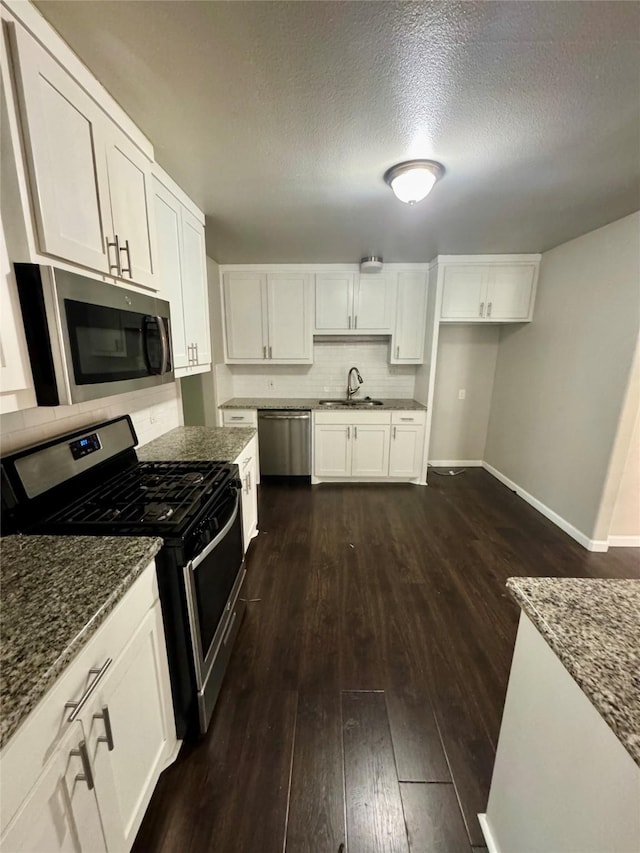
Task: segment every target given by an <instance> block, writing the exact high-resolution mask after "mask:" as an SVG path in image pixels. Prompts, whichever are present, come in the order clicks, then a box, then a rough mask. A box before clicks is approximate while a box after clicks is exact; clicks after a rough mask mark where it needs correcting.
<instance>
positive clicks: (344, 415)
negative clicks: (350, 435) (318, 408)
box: [315, 411, 391, 425]
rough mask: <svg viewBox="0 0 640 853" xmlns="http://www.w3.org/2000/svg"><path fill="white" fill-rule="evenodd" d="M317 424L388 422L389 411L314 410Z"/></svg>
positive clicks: (389, 417) (389, 418) (389, 421)
mask: <svg viewBox="0 0 640 853" xmlns="http://www.w3.org/2000/svg"><path fill="white" fill-rule="evenodd" d="M315 422H316V423H317V424H355V425H359V424H390V423H391V413H390V412H363V411H356V412H353V411H340V412H316V415H315Z"/></svg>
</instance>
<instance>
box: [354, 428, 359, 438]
mask: <svg viewBox="0 0 640 853" xmlns="http://www.w3.org/2000/svg"><path fill="white" fill-rule="evenodd" d="M353 437H354V438H355V439H356V440H357V438H358V427H356V426H354V428H353Z"/></svg>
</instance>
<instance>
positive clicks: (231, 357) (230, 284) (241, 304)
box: [223, 272, 267, 361]
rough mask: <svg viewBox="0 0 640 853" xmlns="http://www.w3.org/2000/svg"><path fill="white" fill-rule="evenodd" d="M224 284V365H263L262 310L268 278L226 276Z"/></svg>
mask: <svg viewBox="0 0 640 853" xmlns="http://www.w3.org/2000/svg"><path fill="white" fill-rule="evenodd" d="M223 281H224V320H225V329H226V333H227V361H263V360H264V359H266V357H267V328H266V323H265V325H264V328H263V308H262V302H263V298H264V297H263V290H266V286H267V284H266V282H267V277H266V275H264V274H263V273H250V272H247V273H244V272H227V273H225V274H224V279H223ZM264 313H266V312H264Z"/></svg>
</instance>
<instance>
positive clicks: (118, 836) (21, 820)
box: [0, 536, 179, 851]
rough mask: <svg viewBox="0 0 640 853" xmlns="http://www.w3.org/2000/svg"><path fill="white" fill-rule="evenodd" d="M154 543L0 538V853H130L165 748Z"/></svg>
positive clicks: (168, 714) (166, 691)
mask: <svg viewBox="0 0 640 853" xmlns="http://www.w3.org/2000/svg"><path fill="white" fill-rule="evenodd" d="M161 544H162V542H161V540H159V539H155V538H147V537H131V538H128V537H72V536H69V537H53V536H24V537H7V538H5V539H3V541H2V610H3V635H4V642H3V647H2V670H3V678H4V690H3V693H2V697H1V700H0V701H1V703H2V720H1V726H2V728H1V730H0V731H1V735H2V751H1V752H0V768H1V773H0V786H1V791H2V797H1V800H0V832H1V836H0V847H2V849H6V850H24V851H29V850H33V851H40V850H44V849H46V850H67V849H69V850H75V851H77V850H78V849H79V850H81V851H83V850H90V851H93V850H107V851H111V850H118V851H120V850H128V849H129V848H130V847H131V845H132V843H133V840H134V838H135V834H136V832H137V830H138V827H139V825H140V823H141V821H142V817H143V815H144V812H145V809H146V807H147V804H148V802H149V800H150V798H151V794H152V793H153V790H154V788H155V785H156V782H157V780H158V777H159V775H160V773H161V771H162V770H163V769H164V768H165V767H166V766H167V765H168V764H169V763H171V761H173V759H174V758H175V755H176V753H177V749H178V746H179V743H178V741H177V739H176V733H175V723H174V718H173V705H172V698H171V688H170V684H169V672H168V664H167V653H166V647H165V639H164V629H163V623H162V615H161V611H160V602H159V598H158V585H157V579H156V572H155V565H154V562H153V558H154V556H155V554H156V553H157V552H158V550H159V548H160V547H161ZM45 574H46V577H47V583H46V584H43V583H42V578H43V577H44V576H45ZM62 605H63V606H62Z"/></svg>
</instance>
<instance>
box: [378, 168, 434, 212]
mask: <svg viewBox="0 0 640 853" xmlns="http://www.w3.org/2000/svg"><path fill="white" fill-rule="evenodd" d="M443 175H444V166H442V165H441V164H440V163H436V161H435V160H406V161H405V162H404V163H397V164H396V165H395V166H392V167H391V168H390V169H387V171H386V172H385V173H384V179H385V181H386V182H387V183H388V184H389V186H390V187H391V189H392V190H393V192H394V193H395V196H396V198H399V199H400V201H404V202H405V203H406V204H416V202H418V201H422V199H423V198H425V197H426V196H428V195H429V193H430V192H431V190H432V189H433V185H434V184H435V182H436V181H437V180H438V178H441V177H442V176H443Z"/></svg>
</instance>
